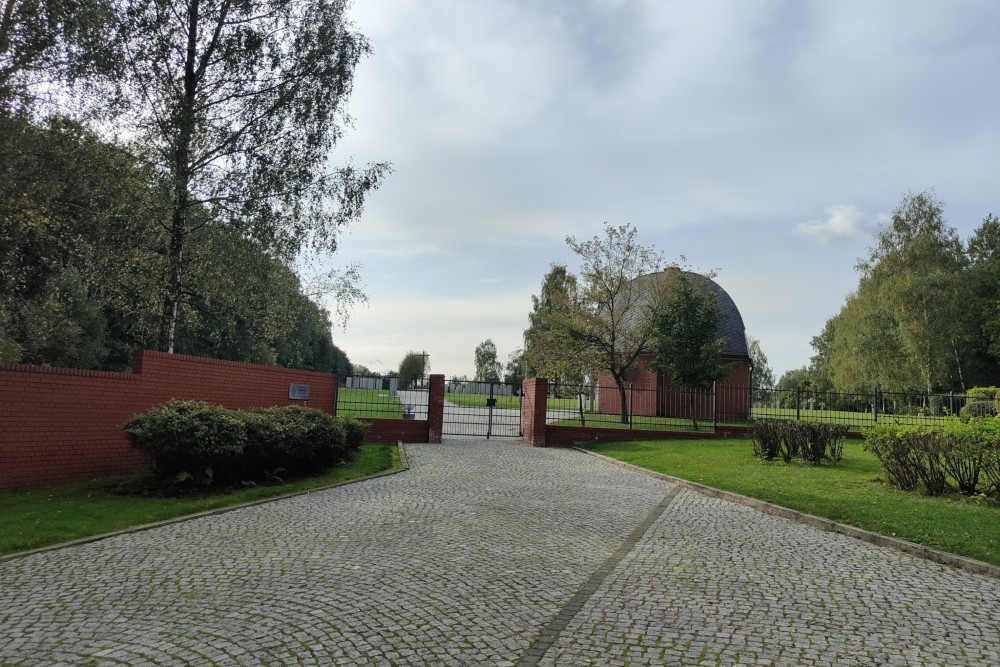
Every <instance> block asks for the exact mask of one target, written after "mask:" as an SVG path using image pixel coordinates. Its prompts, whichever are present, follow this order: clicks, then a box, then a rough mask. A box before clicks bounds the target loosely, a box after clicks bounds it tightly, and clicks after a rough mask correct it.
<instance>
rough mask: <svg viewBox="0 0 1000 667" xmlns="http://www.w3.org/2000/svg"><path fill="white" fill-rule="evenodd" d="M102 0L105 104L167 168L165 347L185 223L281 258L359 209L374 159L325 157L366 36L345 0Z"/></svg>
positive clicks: (318, 245) (177, 291)
mask: <svg viewBox="0 0 1000 667" xmlns="http://www.w3.org/2000/svg"><path fill="white" fill-rule="evenodd" d="M116 8H117V10H118V17H119V21H118V25H119V31H118V35H117V37H118V39H119V40H120V42H121V45H122V48H121V52H122V54H123V59H124V61H125V66H124V67H123V68H122V76H121V77H120V79H119V81H118V83H119V90H120V92H121V94H120V95H118V96H117V97H116V99H115V102H116V104H117V106H119V107H120V108H121V109H122V113H120V114H119V117H120V118H122V119H125V120H131V121H132V127H131V130H132V131H133V132H134V133H135V134H137V135H138V136H137V141H136V142H135V143H136V146H135V150H137V151H142V152H144V153H145V154H146V156H147V157H148V158H149V160H150V161H152V162H155V163H156V164H157V165H158V167H159V168H160V169H161V170H162V172H163V173H164V174H167V175H168V179H167V180H168V183H169V188H170V195H171V196H170V200H169V208H168V210H167V212H166V214H165V215H163V216H162V218H161V219H160V220H159V222H160V223H161V224H162V225H163V227H164V228H165V229H166V231H167V240H166V244H165V247H164V248H163V250H164V252H163V255H164V258H165V260H166V263H167V265H168V270H167V271H166V272H164V273H163V274H161V278H162V280H161V282H160V291H161V296H162V301H161V303H162V310H161V311H160V312H161V314H162V316H161V322H160V334H159V347H160V349H161V350H164V351H173V349H174V342H175V333H176V331H175V329H176V326H177V322H178V318H179V317H180V314H179V312H178V309H179V306H180V304H181V303H182V302H183V301H184V300H185V298H186V291H185V274H186V271H187V270H188V268H189V267H188V263H187V256H188V254H189V253H190V250H191V249H192V248H194V247H197V243H196V238H195V237H194V236H192V234H193V233H194V232H196V231H197V230H199V229H200V228H202V227H204V226H205V225H209V226H212V225H222V226H228V227H232V228H234V229H235V230H236V232H237V235H238V236H240V237H244V238H247V239H250V240H252V241H254V242H255V243H256V244H258V245H259V246H260V247H262V248H263V249H265V250H266V251H267V252H268V253H269V254H270V255H271V256H274V257H278V258H282V259H284V260H289V261H290V260H291V259H292V258H293V257H294V256H295V255H296V254H297V253H298V252H299V251H300V250H305V249H325V250H328V251H334V250H335V249H336V246H337V239H338V237H339V233H340V232H341V230H342V229H343V227H344V226H346V225H347V224H348V223H349V222H350V221H351V220H353V219H355V218H357V217H358V216H359V215H360V213H361V211H362V209H363V206H364V201H365V196H366V194H367V193H368V192H369V191H371V190H373V189H374V188H376V187H377V186H378V185H379V183H380V182H381V179H382V177H383V176H384V175H385V173H386V172H387V171H388V169H389V167H388V165H386V164H375V165H369V166H367V167H364V168H360V169H359V168H355V167H352V166H346V167H343V168H341V169H330V168H329V160H330V152H331V150H332V149H333V148H334V147H335V145H336V142H337V140H338V139H339V137H340V136H341V133H342V127H341V123H342V122H343V120H344V116H343V114H342V108H341V107H342V105H343V103H344V102H345V100H346V99H347V97H348V96H349V95H350V93H351V89H352V85H353V79H354V71H355V67H356V66H357V63H358V62H359V60H360V59H361V58H362V57H363V56H365V55H366V54H367V53H368V52H369V50H370V48H369V45H368V42H367V40H366V39H365V37H364V36H363V35H361V34H359V33H357V32H355V31H354V30H353V26H352V25H351V23H350V22H349V21H347V20H346V17H345V12H346V0H331V1H329V2H318V3H298V2H288V1H285V0H282V1H279V2H264V1H260V0H249V1H246V2H239V3H231V2H228V1H226V2H223V1H221V0H203V1H202V2H200V3H188V2H180V1H173V2H169V1H168V2H165V3H149V2H146V1H145V0H123V1H122V2H120V3H118V4H117V5H116ZM251 72H252V73H253V75H252V76H250V75H248V73H251ZM127 131H128V130H126V132H127Z"/></svg>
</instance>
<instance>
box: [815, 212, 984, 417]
mask: <svg viewBox="0 0 1000 667" xmlns="http://www.w3.org/2000/svg"><path fill="white" fill-rule="evenodd" d="M875 240H876V243H875V245H874V247H872V248H871V249H870V251H869V254H868V256H867V257H866V258H863V259H862V260H861V261H859V262H858V269H859V271H860V273H861V277H860V280H859V283H858V288H857V290H856V291H855V292H854V293H853V294H851V295H850V296H849V297H848V298H847V300H846V302H845V303H844V305H843V307H842V308H841V310H840V312H839V313H837V314H836V315H834V316H833V317H831V318H830V319H829V320H828V321H827V324H826V326H825V327H824V330H823V332H822V334H821V335H820V336H817V337H815V338H813V341H812V344H813V347H814V349H815V350H816V355H815V356H814V357H813V358H812V359H811V361H810V365H809V368H808V370H809V375H810V380H811V382H812V386H813V388H814V389H816V390H819V391H827V390H831V389H833V390H835V391H839V392H852V391H858V390H870V389H871V388H872V387H876V386H878V387H880V388H881V389H882V390H884V391H887V392H910V391H922V392H927V393H933V392H934V391H935V390H941V389H944V390H949V389H953V390H956V391H962V392H964V390H965V387H966V386H968V385H969V384H973V383H977V382H978V383H984V382H992V381H994V379H995V378H996V377H997V374H998V372H1000V364H998V360H1000V309H998V308H997V304H998V303H1000V220H998V219H997V217H996V216H993V215H989V216H987V217H986V218H985V219H984V220H983V223H982V225H981V226H980V227H979V228H978V229H977V230H976V231H975V233H974V234H973V236H972V238H971V239H969V241H968V244H967V246H966V245H964V244H963V243H962V242H961V240H960V239H959V237H958V233H957V231H956V230H955V229H954V228H952V227H950V226H949V225H948V224H946V222H945V218H944V205H943V203H942V202H941V201H940V200H939V199H938V198H937V197H936V196H935V195H934V193H933V192H921V193H917V194H912V193H910V194H907V195H906V196H904V197H903V199H902V201H901V202H900V204H899V206H898V207H897V208H896V210H895V211H894V212H893V215H892V219H891V220H890V221H889V223H887V224H885V225H883V226H882V227H881V228H880V230H879V232H878V234H877V235H876V239H875ZM932 407H938V406H932ZM983 410H984V409H983V408H973V409H972V412H971V413H970V414H971V415H975V416H979V415H982V414H984V412H983Z"/></svg>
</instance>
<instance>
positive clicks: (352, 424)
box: [337, 417, 368, 456]
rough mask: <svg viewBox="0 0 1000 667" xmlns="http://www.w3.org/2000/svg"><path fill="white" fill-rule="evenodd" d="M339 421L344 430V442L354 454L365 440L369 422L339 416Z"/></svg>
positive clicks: (348, 451) (351, 454)
mask: <svg viewBox="0 0 1000 667" xmlns="http://www.w3.org/2000/svg"><path fill="white" fill-rule="evenodd" d="M337 421H338V422H339V423H340V426H341V428H342V429H343V430H344V444H345V445H346V447H347V453H348V454H349V455H350V456H353V453H354V452H357V451H358V449H359V448H360V447H361V444H362V443H363V442H364V440H365V433H367V432H368V424H366V423H365V422H362V421H358V420H357V419H354V418H353V417H337Z"/></svg>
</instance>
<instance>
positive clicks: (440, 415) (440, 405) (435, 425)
mask: <svg viewBox="0 0 1000 667" xmlns="http://www.w3.org/2000/svg"><path fill="white" fill-rule="evenodd" d="M443 430H444V375H439V374H436V373H435V374H432V375H431V377H430V387H429V388H428V390H427V441H428V442H441V433H442V431H443Z"/></svg>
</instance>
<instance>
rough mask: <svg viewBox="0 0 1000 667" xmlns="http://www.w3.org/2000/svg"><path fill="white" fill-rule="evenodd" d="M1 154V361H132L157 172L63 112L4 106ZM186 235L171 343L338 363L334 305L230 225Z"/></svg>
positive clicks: (152, 333) (158, 231)
mask: <svg viewBox="0 0 1000 667" xmlns="http://www.w3.org/2000/svg"><path fill="white" fill-rule="evenodd" d="M0 154H2V155H4V167H5V168H3V169H0V360H2V361H21V362H26V363H33V364H42V365H58V366H69V367H76V368H97V369H102V370H124V369H126V368H127V367H128V365H129V364H130V362H131V354H132V351H133V349H135V348H150V347H154V346H155V343H156V335H157V333H156V330H157V321H158V318H159V309H160V307H161V306H162V303H161V301H160V299H161V296H162V294H161V288H162V286H161V285H160V284H159V282H158V281H159V279H160V277H161V276H162V275H163V273H164V272H165V270H166V264H165V263H164V261H163V252H164V244H165V237H164V233H163V230H162V228H161V227H160V225H159V224H158V220H160V219H161V218H162V216H163V215H164V211H165V210H166V209H165V206H166V205H165V204H164V202H163V199H164V196H163V195H164V193H163V189H162V185H163V184H162V181H161V180H160V177H159V176H158V175H157V174H155V172H152V171H151V170H150V169H149V168H148V167H147V166H144V165H142V164H141V163H140V162H138V161H136V160H134V159H133V158H132V157H130V156H129V155H128V154H127V153H125V152H123V151H121V150H120V149H118V148H117V147H115V146H112V145H109V144H107V143H104V142H102V141H100V140H99V139H97V138H96V137H95V136H94V135H93V134H92V133H90V132H87V131H86V130H85V129H84V128H83V127H82V126H81V125H80V124H79V123H76V122H73V121H70V120H67V119H65V118H59V117H54V118H50V119H47V120H46V121H45V122H44V123H38V122H32V121H30V120H28V119H26V118H21V117H5V116H3V115H2V114H0ZM199 215H201V216H202V217H205V216H206V215H207V212H206V211H204V210H201V209H199ZM190 234H191V236H190V238H191V239H193V240H195V241H196V243H195V244H194V245H193V246H192V248H191V249H190V252H188V254H187V273H186V276H185V283H184V288H185V300H184V302H183V303H181V304H180V306H179V308H178V313H179V319H180V323H179V327H178V331H177V340H176V347H175V349H176V351H178V352H183V353H187V354H195V355H201V356H209V357H214V358H221V359H232V360H238V361H251V362H257V363H267V364H277V365H281V366H287V367H293V368H304V369H307V370H318V371H327V372H329V371H336V372H338V373H344V371H345V370H346V369H347V368H348V367H349V365H350V361H349V360H348V359H347V356H346V354H344V352H343V351H342V350H340V349H339V348H337V347H336V346H335V345H334V344H333V340H332V338H331V322H330V317H329V314H328V313H327V312H326V310H324V309H322V308H320V307H319V306H318V305H317V304H316V303H315V302H313V301H312V300H311V299H310V298H308V297H307V296H306V295H305V294H304V292H303V287H302V285H301V284H300V281H299V278H298V277H297V276H296V275H295V273H294V271H292V269H291V268H290V267H289V266H288V265H287V264H286V263H284V262H283V261H281V260H279V259H276V258H275V257H273V256H270V255H269V254H268V253H266V252H265V251H264V249H263V248H262V247H261V245H260V244H256V243H253V242H251V241H250V240H248V239H246V238H244V237H243V236H242V235H241V234H240V233H239V231H238V230H235V229H227V228H224V227H221V226H218V225H215V226H213V225H206V226H203V227H202V228H201V229H198V230H197V231H195V230H192V231H191V232H190Z"/></svg>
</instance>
